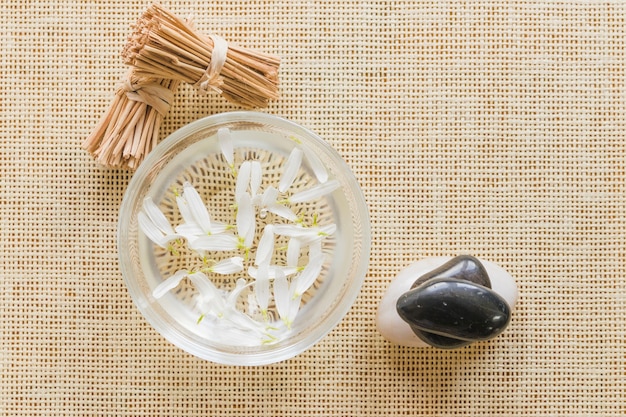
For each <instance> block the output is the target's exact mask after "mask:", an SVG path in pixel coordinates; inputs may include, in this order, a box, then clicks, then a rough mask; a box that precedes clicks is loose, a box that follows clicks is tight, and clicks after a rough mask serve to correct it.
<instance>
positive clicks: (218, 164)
mask: <svg viewBox="0 0 626 417" xmlns="http://www.w3.org/2000/svg"><path fill="white" fill-rule="evenodd" d="M118 249H119V256H120V267H121V271H122V275H123V277H124V280H125V283H126V285H127V287H128V290H129V292H130V295H131V297H132V298H133V300H134V302H135V304H136V305H137V307H138V309H139V310H140V312H141V313H142V314H143V315H144V317H145V318H146V320H147V321H148V322H149V323H150V324H151V325H152V326H153V327H154V328H155V329H156V330H157V331H158V332H159V333H160V334H162V335H163V336H164V337H165V338H166V339H167V340H169V341H170V342H172V343H173V344H174V345H176V346H178V347H180V348H181V349H183V350H185V351H187V352H189V353H191V354H193V355H195V356H197V357H200V358H203V359H206V360H210V361H213V362H217V363H222V364H232V365H263V364H269V363H274V362H279V361H282V360H286V359H288V358H291V357H293V356H295V355H297V354H299V353H301V352H303V351H304V350H306V349H308V348H309V347H311V346H312V345H314V344H315V343H316V342H318V341H319V340H320V339H321V338H323V337H324V336H325V335H326V334H327V333H328V332H330V331H331V330H332V328H333V327H334V326H336V325H337V323H339V321H340V320H341V319H342V318H343V316H344V315H345V314H346V313H347V312H348V310H349V308H350V307H351V305H352V304H353V302H354V300H355V298H356V297H357V295H358V292H359V291H360V288H361V285H362V284H363V281H364V278H365V274H366V271H367V266H368V263H369V253H370V223H369V215H368V210H367V206H366V202H365V199H364V197H363V194H362V192H361V190H360V188H359V185H358V183H357V181H356V179H355V177H354V175H353V174H352V172H351V171H350V169H349V167H348V166H347V164H346V163H345V162H344V161H343V160H342V159H341V157H340V156H339V155H338V154H337V152H336V151H335V150H333V149H332V148H331V147H330V146H329V145H328V144H327V143H326V142H324V141H323V140H322V139H321V138H320V137H319V136H317V135H316V134H314V133H312V132H311V131H309V130H307V129H305V128H303V127H301V126H299V125H297V124H295V123H293V122H290V121H288V120H285V119H282V118H279V117H275V116H271V115H267V114H264V113H257V112H249V111H241V112H231V113H223V114H218V115H214V116H209V117H206V118H204V119H201V120H198V121H196V122H193V123H191V124H189V125H187V126H184V127H183V128H181V129H180V130H178V131H176V132H174V133H173V134H172V135H170V136H169V137H168V138H167V139H165V140H164V141H162V142H161V143H160V144H159V145H158V146H157V147H156V148H155V149H154V150H153V151H152V152H151V153H150V155H149V156H148V157H147V158H146V159H145V161H144V162H143V163H142V164H141V166H140V167H139V169H138V170H137V171H136V173H135V174H134V176H133V178H132V180H131V181H130V184H129V186H128V189H127V191H126V194H125V196H124V199H123V201H122V205H121V208H120V219H119V230H118Z"/></svg>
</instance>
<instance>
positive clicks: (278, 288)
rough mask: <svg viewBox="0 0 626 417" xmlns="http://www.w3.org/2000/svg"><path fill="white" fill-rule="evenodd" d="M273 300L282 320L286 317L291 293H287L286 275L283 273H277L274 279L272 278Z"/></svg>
mask: <svg viewBox="0 0 626 417" xmlns="http://www.w3.org/2000/svg"><path fill="white" fill-rule="evenodd" d="M274 301H275V303H276V310H278V315H279V316H280V318H282V319H283V320H285V319H287V317H288V316H289V308H290V304H291V294H290V293H289V283H288V282H287V277H286V276H285V274H283V273H278V274H277V275H276V279H274Z"/></svg>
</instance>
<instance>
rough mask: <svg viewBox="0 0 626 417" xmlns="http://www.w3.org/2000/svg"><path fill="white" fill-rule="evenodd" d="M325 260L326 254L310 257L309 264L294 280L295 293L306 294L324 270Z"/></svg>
mask: <svg viewBox="0 0 626 417" xmlns="http://www.w3.org/2000/svg"><path fill="white" fill-rule="evenodd" d="M325 260H326V257H325V256H324V255H319V256H317V257H315V258H312V259H309V263H308V264H307V266H306V267H305V268H304V270H303V271H302V272H301V273H300V274H299V275H298V276H297V278H296V279H295V280H294V283H295V286H296V287H295V289H294V293H295V295H301V294H304V293H305V292H306V290H308V289H309V288H310V287H311V285H313V283H314V282H315V281H316V280H317V278H318V277H319V275H320V272H321V271H322V266H324V262H325Z"/></svg>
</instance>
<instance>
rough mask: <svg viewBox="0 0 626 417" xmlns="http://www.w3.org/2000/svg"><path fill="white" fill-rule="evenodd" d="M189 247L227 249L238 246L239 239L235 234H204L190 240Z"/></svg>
mask: <svg viewBox="0 0 626 417" xmlns="http://www.w3.org/2000/svg"><path fill="white" fill-rule="evenodd" d="M189 247H190V248H191V249H193V250H201V251H202V250H209V251H229V250H235V249H237V248H238V247H239V239H237V236H233V235H229V234H224V233H222V234H217V235H205V236H200V237H198V238H196V239H194V240H192V241H191V242H189Z"/></svg>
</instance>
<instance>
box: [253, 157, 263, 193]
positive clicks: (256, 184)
mask: <svg viewBox="0 0 626 417" xmlns="http://www.w3.org/2000/svg"><path fill="white" fill-rule="evenodd" d="M262 176H263V173H262V171H261V163H260V162H259V161H252V162H251V163H250V194H251V195H252V196H256V195H257V193H258V192H259V188H260V187H261V180H262V179H263V178H262Z"/></svg>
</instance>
